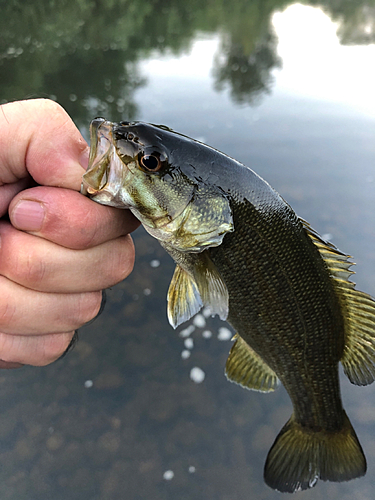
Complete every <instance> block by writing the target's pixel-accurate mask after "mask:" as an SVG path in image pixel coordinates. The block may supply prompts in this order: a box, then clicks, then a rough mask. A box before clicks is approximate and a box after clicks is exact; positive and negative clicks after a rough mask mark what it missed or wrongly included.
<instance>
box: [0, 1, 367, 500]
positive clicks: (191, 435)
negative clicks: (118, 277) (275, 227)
mask: <svg viewBox="0 0 375 500" xmlns="http://www.w3.org/2000/svg"><path fill="white" fill-rule="evenodd" d="M374 23H375V10H374V4H373V2H370V1H368V2H366V1H363V2H362V1H361V2H355V3H354V2H350V3H347V2H337V1H335V2H329V1H328V0H327V1H325V2H321V3H320V4H317V3H316V2H311V4H309V2H305V4H304V5H292V4H291V3H290V2H287V1H273V2H267V3H265V2H262V1H261V0H259V1H249V0H246V1H245V0H243V1H238V0H237V1H231V2H227V1H224V0H223V1H221V2H216V3H214V4H211V3H209V4H208V5H206V4H205V3H202V2H198V1H189V2H180V1H177V0H176V1H173V0H170V1H169V2H166V1H159V2H148V1H137V2H125V1H120V0H118V1H117V2H111V3H110V2H108V3H107V2H106V3H104V2H103V3H102V4H99V3H95V2H88V1H85V0H82V1H80V2H73V1H68V0H66V1H64V2H61V3H59V6H58V8H57V5H55V3H54V2H48V1H44V2H43V1H39V2H35V1H25V2H22V5H21V4H19V3H18V2H16V1H10V2H7V4H6V5H5V6H3V7H2V16H1V18H0V28H1V33H2V37H1V40H0V96H1V98H2V99H3V101H4V102H5V101H9V100H13V99H19V98H25V97H37V96H44V97H51V98H54V99H56V100H57V101H58V102H59V103H60V104H62V105H63V106H64V107H65V108H66V109H67V110H68V112H69V113H70V114H71V116H72V117H73V119H74V120H75V122H76V123H77V125H78V126H79V127H80V129H81V130H82V132H83V133H84V134H85V136H86V137H87V130H88V124H89V121H90V120H91V119H92V118H93V117H95V116H97V115H104V116H105V117H106V118H108V119H113V120H118V119H120V118H122V119H127V118H130V119H133V118H138V119H141V120H145V121H150V122H154V123H163V124H166V125H169V126H171V127H173V128H175V129H176V130H178V131H181V132H183V133H185V134H187V135H191V136H192V137H195V138H197V139H199V140H203V141H205V142H207V143H208V144H210V145H211V146H214V147H216V148H218V149H220V150H222V151H224V152H226V153H227V154H229V155H232V156H234V157H235V158H236V159H238V160H240V161H243V162H244V163H246V164H247V165H249V166H250V167H252V168H253V169H254V170H255V171H256V172H257V173H259V174H260V175H261V176H262V177H264V178H265V179H266V180H268V181H269V182H270V183H271V185H272V186H273V187H275V188H276V189H277V190H278V191H279V192H280V193H281V195H282V196H283V197H284V198H285V199H286V200H287V201H288V202H289V203H290V204H291V205H292V206H293V208H294V209H295V210H296V212H297V213H298V214H299V215H300V216H302V217H303V218H305V219H306V220H308V221H309V222H310V223H311V224H312V226H313V227H314V228H316V229H317V230H318V231H319V232H320V233H321V234H325V235H329V238H330V239H331V240H332V241H333V242H334V243H335V244H336V245H337V246H338V247H339V248H340V249H342V250H343V251H345V252H348V253H350V254H351V255H353V256H354V260H355V262H356V263H357V266H356V272H357V274H356V277H355V279H356V282H357V285H358V288H360V289H363V290H365V291H367V292H369V293H372V294H373V295H375V284H374V283H375V280H374V276H375V252H374V248H375V235H374V213H375V172H374V159H375V106H374V102H375V101H374V98H373V89H374V88H375V81H374V80H375V76H374V73H373V60H374V56H375V45H374V41H375V31H374ZM134 240H135V244H136V252H137V261H136V267H135V270H134V272H133V274H132V275H131V276H130V277H129V278H128V279H127V280H125V281H124V282H123V283H121V284H119V285H118V286H116V287H114V288H113V289H111V290H109V291H108V303H107V306H106V309H105V311H104V313H103V314H102V315H101V316H100V317H99V318H98V319H97V320H96V321H95V322H94V323H93V324H91V325H89V326H87V327H85V328H83V329H82V330H81V332H80V341H79V343H78V345H77V347H76V348H75V349H74V350H73V351H72V352H71V353H70V354H69V355H68V356H67V357H65V358H64V359H62V360H60V361H58V362H56V363H54V364H53V365H51V366H49V367H45V368H32V367H26V368H23V369H21V370H18V371H13V372H2V373H0V401H1V413H0V463H1V468H0V479H1V480H0V484H1V486H0V492H1V494H0V496H1V498H2V499H4V500H16V499H17V500H23V499H25V500H26V499H27V500H44V499H50V498H53V499H54V500H59V499H64V500H65V499H66V498H70V499H80V500H82V499H84V500H99V499H100V500H106V499H108V500H112V499H119V498H124V499H126V500H135V499H137V500H138V499H141V500H148V499H150V498H152V499H155V500H158V499H160V500H164V499H166V500H168V499H175V498H178V499H181V500H184V499H188V500H190V499H194V500H200V499H202V500H203V499H208V498H209V499H218V500H245V499H249V498H259V499H262V500H263V499H272V500H273V499H279V498H281V497H282V495H280V494H279V493H276V492H273V491H272V490H270V489H269V488H268V487H266V486H265V485H264V483H263V480H262V470H263V463H264V460H265V457H266V454H267V451H268V449H269V447H270V446H271V444H272V442H273V440H274V438H275V436H276V434H277V432H278V431H279V430H280V428H281V427H282V425H283V424H284V423H285V421H286V420H287V419H288V418H289V415H290V412H291V405H290V402H289V399H288V396H287V395H286V392H285V391H284V389H283V388H280V389H278V391H276V392H275V393H274V394H271V395H264V394H259V393H252V392H250V391H245V390H243V389H241V388H239V387H237V386H235V385H234V384H230V383H229V382H227V380H226V379H225V377H224V374H223V369H224V365H225V360H226V357H227V354H228V351H229V349H230V345H231V342H230V340H228V339H229V335H228V333H227V332H226V331H223V330H219V329H220V328H222V327H224V326H225V325H224V324H223V323H221V322H220V321H219V320H218V319H216V318H214V319H212V318H210V317H206V316H205V315H204V314H202V315H201V316H199V317H198V318H196V319H195V320H193V321H190V322H189V323H188V324H185V325H182V326H181V327H180V328H179V329H178V330H177V332H175V331H173V330H172V328H171V327H170V326H169V325H168V322H167V318H166V312H165V310H166V299H165V297H166V292H167V289H168V284H169V281H170V278H171V275H172V273H173V263H172V262H171V260H170V259H169V258H168V256H166V255H165V253H164V252H163V250H162V249H161V247H159V246H158V244H157V243H156V241H154V240H153V239H151V238H150V237H149V236H148V235H146V234H145V232H144V231H143V230H142V229H138V230H137V231H136V233H135V234H134ZM179 333H181V335H179ZM183 353H185V354H183ZM186 353H188V354H186ZM374 391H375V389H374V388H373V387H371V386H370V387H366V388H358V387H354V386H352V385H350V384H349V383H348V382H347V380H346V379H345V378H343V380H342V392H343V399H344V405H345V408H346V410H347V413H348V414H349V416H350V418H351V421H352V423H353V425H354V427H355V429H356V431H357V433H358V436H359V438H360V440H361V442H362V444H363V446H364V450H365V452H366V455H367V459H368V472H367V475H366V477H365V478H362V479H360V480H356V481H352V482H349V483H343V484H333V483H323V482H319V483H318V485H317V486H316V487H315V488H314V489H313V490H312V491H309V492H305V493H303V494H298V495H297V496H302V495H303V497H304V499H315V500H319V499H323V498H327V497H328V498H330V499H339V498H340V499H351V500H352V499H358V500H359V499H360V500H367V499H370V498H372V497H373V488H372V484H373V481H374V477H375V440H374V436H375V416H374V415H375V407H374V403H373V401H375V393H374ZM283 498H284V497H283Z"/></svg>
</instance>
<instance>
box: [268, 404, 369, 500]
mask: <svg viewBox="0 0 375 500" xmlns="http://www.w3.org/2000/svg"><path fill="white" fill-rule="evenodd" d="M365 473H366V458H365V456H364V454H363V451H362V448H361V445H360V443H359V441H358V438H357V436H356V434H355V431H354V429H353V427H352V425H351V423H350V421H349V419H348V417H347V416H346V414H345V413H344V425H343V428H342V429H341V431H339V432H327V431H320V432H314V431H312V430H310V429H307V428H304V427H302V426H301V425H300V424H298V423H297V422H296V421H295V419H294V416H293V415H292V417H291V418H290V419H289V421H288V422H287V423H286V424H285V426H284V427H283V428H282V429H281V431H280V433H279V435H278V436H277V438H276V440H275V442H274V444H273V446H272V448H271V449H270V451H269V453H268V457H267V460H266V465H265V468H264V480H265V482H266V484H268V486H270V487H271V488H273V489H275V490H278V491H281V492H286V493H293V492H295V491H300V490H306V489H308V488H312V487H313V486H315V484H316V482H317V480H318V479H322V480H323V481H337V482H340V481H349V480H350V479H354V478H356V477H360V476H363V475H364V474H365Z"/></svg>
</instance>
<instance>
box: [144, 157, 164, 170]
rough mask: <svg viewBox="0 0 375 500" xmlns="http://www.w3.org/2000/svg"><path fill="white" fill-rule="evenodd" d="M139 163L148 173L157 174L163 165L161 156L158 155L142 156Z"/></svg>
mask: <svg viewBox="0 0 375 500" xmlns="http://www.w3.org/2000/svg"><path fill="white" fill-rule="evenodd" d="M139 163H140V164H141V166H142V167H143V169H144V170H147V172H157V171H158V170H160V168H161V165H162V162H161V161H160V156H159V155H158V154H157V153H153V154H149V155H148V154H143V155H140V158H139Z"/></svg>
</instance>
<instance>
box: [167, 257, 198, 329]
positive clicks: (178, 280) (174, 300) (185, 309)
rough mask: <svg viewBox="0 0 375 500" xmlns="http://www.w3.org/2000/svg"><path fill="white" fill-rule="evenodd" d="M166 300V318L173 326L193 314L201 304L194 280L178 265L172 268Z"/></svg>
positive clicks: (175, 326)
mask: <svg viewBox="0 0 375 500" xmlns="http://www.w3.org/2000/svg"><path fill="white" fill-rule="evenodd" d="M167 301H168V306H167V314H168V320H169V323H170V324H171V325H172V326H173V328H177V326H178V325H180V324H181V323H183V322H184V321H187V320H188V319H190V318H191V317H192V316H194V314H196V313H197V312H198V311H199V310H200V309H201V307H202V305H203V303H202V299H201V297H200V294H199V292H198V288H197V285H196V283H195V281H194V280H193V278H192V277H191V276H190V274H188V273H187V272H186V271H184V270H183V269H182V268H181V267H180V266H179V265H177V266H176V269H175V270H174V273H173V277H172V281H171V283H170V285H169V290H168V295H167Z"/></svg>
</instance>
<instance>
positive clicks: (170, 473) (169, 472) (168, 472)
mask: <svg viewBox="0 0 375 500" xmlns="http://www.w3.org/2000/svg"><path fill="white" fill-rule="evenodd" d="M173 478H174V472H173V470H166V471H165V472H164V474H163V479H165V480H166V481H170V480H171V479H173Z"/></svg>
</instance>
